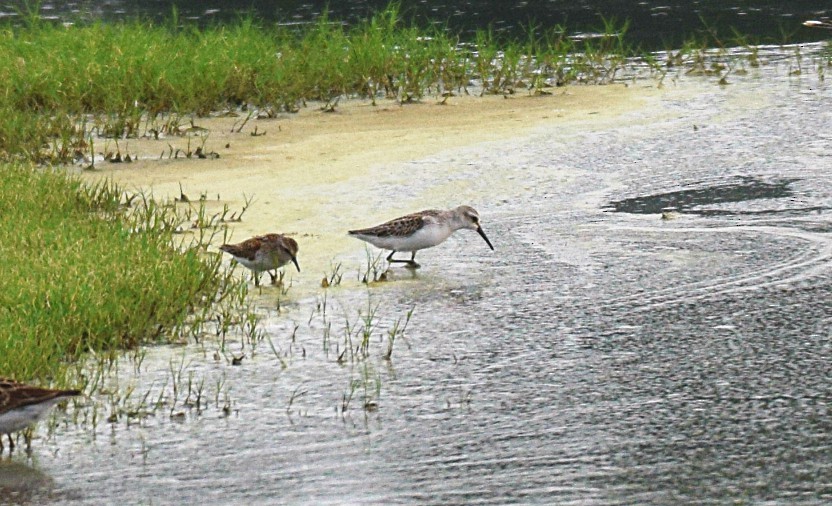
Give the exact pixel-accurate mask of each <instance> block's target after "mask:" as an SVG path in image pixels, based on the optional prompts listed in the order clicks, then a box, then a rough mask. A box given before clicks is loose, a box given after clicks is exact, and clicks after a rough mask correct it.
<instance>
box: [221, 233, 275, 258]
mask: <svg viewBox="0 0 832 506" xmlns="http://www.w3.org/2000/svg"><path fill="white" fill-rule="evenodd" d="M264 237H265V236H257V237H252V238H251V239H246V240H245V241H243V242H241V243H238V244H223V245H222V246H220V249H221V250H223V251H225V252H226V253H231V254H232V255H234V256H235V257H241V258H246V259H248V260H252V261H253V260H254V256H255V255H256V254H257V250H259V249H260V247H261V246H262V245H263V238H264Z"/></svg>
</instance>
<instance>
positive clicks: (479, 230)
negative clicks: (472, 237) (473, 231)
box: [477, 227, 494, 251]
mask: <svg viewBox="0 0 832 506" xmlns="http://www.w3.org/2000/svg"><path fill="white" fill-rule="evenodd" d="M477 233H478V234H480V237H482V238H483V239H485V243H486V244H488V247H489V248H491V251H494V246H492V245H491V241H489V240H488V236H487V235H485V232H483V231H482V227H477Z"/></svg>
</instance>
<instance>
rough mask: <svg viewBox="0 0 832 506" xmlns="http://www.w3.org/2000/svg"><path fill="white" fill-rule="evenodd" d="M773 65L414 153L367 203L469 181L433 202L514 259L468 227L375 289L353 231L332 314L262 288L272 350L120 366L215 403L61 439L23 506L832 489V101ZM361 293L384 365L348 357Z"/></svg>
mask: <svg viewBox="0 0 832 506" xmlns="http://www.w3.org/2000/svg"><path fill="white" fill-rule="evenodd" d="M757 72H758V74H756V75H753V74H752V75H749V76H747V77H736V78H733V79H732V81H733V82H734V84H732V85H730V86H725V87H719V86H716V85H715V84H713V81H705V80H701V79H695V78H687V79H682V80H681V81H680V82H679V83H675V84H674V83H666V86H668V87H672V88H673V90H671V92H670V93H668V94H666V95H664V96H662V97H656V98H655V99H653V100H652V101H650V102H649V103H648V104H647V105H646V106H645V107H644V108H641V109H639V110H637V111H635V112H629V113H625V115H624V118H623V119H622V120H621V121H619V122H618V123H617V125H610V124H609V123H593V122H592V119H591V117H589V118H588V119H587V121H586V123H584V124H576V125H575V124H573V125H572V126H570V127H568V128H557V127H556V126H545V127H540V128H538V129H537V130H535V131H533V132H532V133H530V134H528V135H526V136H524V137H523V138H522V139H520V140H517V139H514V140H512V141H511V142H488V143H482V144H478V145H476V146H471V147H467V148H463V149H450V150H446V151H443V152H441V153H438V154H436V155H433V156H429V157H424V158H420V159H416V160H412V161H410V162H404V163H397V164H394V166H391V167H389V171H388V172H389V174H391V175H390V180H389V181H388V182H386V183H385V184H386V185H385V186H383V188H385V190H386V191H384V192H381V193H379V194H378V195H374V196H373V201H372V202H359V203H356V205H363V206H367V207H368V208H370V207H372V208H373V209H375V208H376V207H378V206H381V207H383V206H389V207H391V208H392V207H398V206H399V205H400V201H399V199H414V200H416V199H423V198H425V195H424V194H423V193H425V192H427V193H429V192H430V191H432V188H428V189H427V190H425V192H421V191H417V189H416V187H415V186H416V184H417V183H418V182H419V178H424V177H427V178H430V177H437V178H441V179H442V181H444V180H445V179H444V178H445V174H449V175H450V176H448V177H450V178H451V179H453V181H452V182H451V183H442V184H438V185H437V187H436V192H437V194H440V195H443V199H444V198H445V197H446V196H447V195H446V194H453V195H455V196H456V197H457V198H458V199H460V200H461V201H463V202H466V203H469V204H471V205H473V206H474V207H476V208H478V209H479V211H480V213H481V215H482V219H483V226H484V228H485V230H486V232H487V233H488V234H489V237H490V238H491V239H492V242H493V243H494V245H495V247H496V249H497V250H496V252H494V253H492V252H491V251H490V250H488V248H487V246H486V245H485V244H484V243H483V242H482V241H481V239H480V238H479V237H477V236H476V234H468V233H466V232H460V233H458V234H456V235H455V236H454V237H452V238H451V239H449V240H448V242H447V243H446V244H444V245H443V246H442V247H439V248H435V249H433V250H429V251H424V252H421V253H420V254H419V260H420V262H421V263H422V265H423V268H422V269H420V270H418V271H415V272H413V271H409V270H407V269H403V268H395V269H394V270H393V271H392V273H391V277H392V281H391V282H388V283H379V284H377V285H373V286H371V287H370V288H369V289H367V288H365V287H363V285H361V284H360V283H359V282H357V281H356V278H357V273H356V271H357V270H358V268H357V267H356V266H360V265H361V263H362V261H363V256H364V253H363V251H362V250H361V246H360V245H358V244H357V245H356V248H355V253H354V254H353V255H346V256H345V257H344V258H342V259H340V260H342V261H343V263H344V265H345V266H346V267H345V273H346V274H345V277H344V282H343V283H342V286H340V287H336V288H333V289H330V290H329V291H328V293H327V295H326V304H325V305H326V312H325V314H324V310H323V306H324V302H323V295H322V294H323V291H321V292H320V294H319V295H314V296H306V295H303V296H301V297H299V298H295V297H293V292H292V290H290V291H289V292H288V294H286V295H285V296H283V297H282V300H281V303H280V306H281V309H280V310H279V311H278V310H277V305H278V304H277V298H278V295H277V290H276V289H273V288H272V289H267V290H264V293H263V295H261V296H260V297H259V298H258V301H259V304H260V305H261V306H262V310H263V312H264V314H265V315H266V319H265V325H266V326H265V330H266V336H267V337H266V339H265V340H264V341H263V342H261V343H260V344H259V345H257V346H256V348H254V349H252V348H251V347H250V346H249V345H248V344H244V342H243V341H241V340H232V341H230V342H229V343H228V344H227V348H226V353H227V355H226V358H227V357H228V356H230V355H235V356H236V355H241V354H244V355H245V358H244V359H243V361H242V364H241V365H240V366H232V365H230V364H229V362H228V361H227V360H226V359H225V358H223V359H220V360H216V359H215V358H214V356H213V354H214V350H215V349H216V345H215V344H212V343H206V344H202V345H193V344H192V345H188V346H186V347H160V348H152V349H150V350H149V351H148V355H147V357H146V358H145V359H144V361H143V362H142V365H141V367H140V374H138V375H137V374H136V372H135V371H133V370H131V368H130V367H131V366H128V365H124V366H123V369H124V370H123V371H122V374H120V375H119V378H120V381H122V385H121V388H124V387H125V385H128V384H131V383H132V384H135V385H137V388H136V391H137V392H145V391H147V390H151V391H153V392H154V393H157V392H159V391H160V390H161V389H162V388H163V386H164V385H165V383H166V382H168V381H169V378H170V370H171V369H173V370H178V369H179V367H180V366H179V364H180V362H181V363H183V364H184V366H183V370H184V371H185V376H187V374H188V373H192V374H193V375H194V377H195V378H197V379H198V378H205V383H206V389H205V390H206V392H207V395H206V397H210V399H208V406H207V408H206V409H205V410H204V411H203V412H202V413H201V414H197V413H196V410H195V409H187V408H184V407H182V404H181V402H180V403H178V404H177V406H176V407H174V409H173V410H172V411H173V413H174V414H175V415H177V416H174V417H173V418H171V417H169V416H168V414H169V411H171V410H170V408H169V407H168V408H166V409H162V410H160V411H159V412H157V413H156V415H155V416H150V417H147V418H144V419H135V420H133V421H132V422H130V423H127V422H126V421H124V419H122V420H121V421H119V422H117V423H113V424H108V423H106V422H103V421H100V422H99V424H98V426H97V428H96V429H93V428H92V426H91V424H90V423H89V422H86V423H84V422H82V423H79V424H74V423H72V422H67V421H66V420H64V419H62V418H60V419H59V420H60V422H59V423H58V425H57V426H56V427H55V428H54V430H52V431H51V435H49V437H44V436H46V435H47V434H48V433H50V431H48V430H46V428H45V427H43V426H42V427H41V429H40V430H39V434H40V435H41V436H42V437H41V438H39V439H36V440H35V442H34V444H33V450H34V453H33V457H32V459H31V460H27V459H26V458H25V455H22V454H16V455H15V457H14V459H13V464H14V465H15V468H14V472H15V473H17V476H25V475H26V474H25V473H24V472H23V471H21V467H20V466H24V469H25V468H31V469H32V471H33V472H32V474H31V475H32V476H33V478H32V481H33V486H32V487H29V488H27V489H26V492H25V494H26V495H25V497H24V499H22V500H18V499H16V498H15V497H21V496H19V495H17V496H13V497H12V499H10V502H18V503H23V504H34V503H52V504H62V503H67V504H68V503H72V504H104V503H110V502H112V501H114V500H116V499H118V500H119V501H122V502H124V503H130V504H132V503H144V504H182V503H193V502H196V501H199V502H201V503H203V504H232V503H234V504H241V503H274V504H284V503H285V504H292V503H294V504H300V503H305V504H310V503H315V504H345V503H353V504H354V503H360V504H369V503H375V504H391V503H417V502H418V503H435V504H472V503H473V504H504V503H509V502H519V503H546V504H552V503H558V504H633V503H638V504H685V503H691V504H708V503H718V504H724V503H727V502H730V501H734V500H736V501H747V502H751V503H780V504H824V503H829V502H830V501H832V453H830V451H829V448H830V445H832V413H830V399H832V381H830V380H832V362H830V356H832V341H830V330H829V329H830V328H831V327H830V323H832V297H830V295H832V281H830V280H832V277H830V265H832V264H830V260H832V236H830V231H832V227H830V225H832V224H831V223H830V211H829V205H830V202H832V170H831V169H832V156H830V151H829V146H830V136H832V133H830V132H832V129H830V126H832V119H831V118H832V116H830V115H829V114H828V112H827V111H829V110H830V109H832V93H830V92H832V90H830V89H829V86H828V85H827V84H826V83H824V82H822V81H820V80H819V79H818V78H817V76H816V75H815V74H814V73H812V72H810V71H807V72H804V73H803V74H802V75H801V76H791V77H789V76H788V75H787V70H784V69H783V68H777V67H764V68H762V69H761V70H758V71H757ZM694 127H695V128H694ZM408 174H409V175H408ZM416 174H418V177H414V175H416ZM408 182H409V184H410V186H409V187H408V186H407V183H408ZM397 185H398V186H397ZM397 187H402V188H410V189H411V190H412V192H413V195H411V194H410V193H406V196H405V197H403V196H401V195H399V194H397V193H396V192H395V191H392V190H391V189H394V188H397ZM443 201H444V200H443ZM668 209H672V210H674V211H675V213H672V214H670V215H668V216H667V217H668V218H669V219H661V214H660V212H661V211H662V210H668ZM327 219H330V220H336V221H337V220H339V217H338V216H337V215H336V216H331V215H327ZM349 225H350V224H347V223H345V224H344V228H345V229H346V228H348V227H349ZM301 262H302V260H301ZM315 267H320V266H310V268H313V269H314V268H315ZM362 308H363V309H362ZM368 308H369V309H370V310H373V308H377V309H375V316H376V319H375V321H374V324H375V325H376V327H375V328H374V330H373V332H372V337H371V341H370V358H369V359H368V360H366V361H363V362H362V361H358V362H351V361H350V359H349V356H350V355H349V353H347V354H346V355H345V356H344V361H343V363H341V364H339V363H338V357H339V355H340V353H341V352H343V350H344V330H343V328H344V325H345V319H347V320H349V322H350V323H351V324H355V322H356V320H358V319H359V315H358V311H359V310H362V311H363V312H364V314H366V312H367V310H368ZM411 308H415V309H414V313H413V317H412V319H411V321H410V323H409V325H408V327H407V330H406V332H405V337H399V338H398V339H397V341H396V342H395V345H394V351H393V355H392V359H391V360H390V361H385V360H383V359H382V358H381V355H382V354H383V352H384V350H385V349H386V341H384V338H383V336H384V335H386V331H387V329H389V328H390V327H391V326H392V325H393V322H394V321H396V320H397V319H403V318H404V315H405V314H406V312H407V311H408V310H410V309H411ZM328 325H329V326H330V333H329V337H328V340H326V338H325V336H326V332H325V329H326V328H327V326H328ZM296 327H297V328H296ZM358 327H359V328H360V323H358ZM295 328H296V329H295ZM354 339H355V337H354ZM268 341H271V342H272V343H273V344H274V346H275V349H277V350H278V352H279V354H280V357H281V358H280V359H278V358H276V357H275V354H274V353H273V352H272V350H271V348H270V346H269V344H267V343H268ZM218 381H224V384H223V385H222V386H221V387H218V386H217V382H218ZM354 381H357V383H356V384H357V385H358V390H357V391H356V392H355V394H354V397H353V399H352V400H351V402H350V403H349V405H348V406H347V407H346V409H342V407H343V404H344V398H343V396H344V394H345V392H348V391H349V390H350V385H351V384H352V382H354ZM379 383H380V388H379V389H378V394H376V385H377V384H379ZM365 386H366V387H367V393H368V395H369V397H370V399H371V400H372V401H373V402H374V403H376V407H375V408H373V409H369V410H365V409H363V407H362V401H363V400H364V387H365ZM215 391H220V392H227V394H228V397H229V401H228V404H229V407H230V409H229V413H228V415H226V414H224V413H223V412H222V410H221V409H219V407H218V406H217V405H216V404H215V403H214V398H213V397H214V392H215ZM154 395H155V394H154ZM151 397H153V396H151ZM182 397H184V395H183V394H181V392H180V401H181V398H182ZM97 401H98V402H100V400H97ZM90 402H93V401H90ZM219 404H220V405H222V404H223V401H222V400H221V401H220V402H219ZM102 410H103V412H104V413H105V414H104V416H106V415H107V414H109V413H108V410H107V408H106V407H103V408H102ZM180 413H181V415H180ZM6 469H7V468H2V467H0V476H3V475H4V473H6V474H8V471H7V470H6ZM21 481H25V480H24V479H23V478H21ZM0 483H5V482H4V480H0ZM4 499H6V498H4ZM2 501H3V499H0V502H2Z"/></svg>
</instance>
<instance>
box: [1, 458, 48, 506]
mask: <svg viewBox="0 0 832 506" xmlns="http://www.w3.org/2000/svg"><path fill="white" fill-rule="evenodd" d="M53 490H54V482H53V480H52V478H50V477H49V476H48V475H46V474H45V473H43V472H42V471H39V470H38V469H35V468H34V467H31V466H29V465H26V464H24V463H21V462H15V461H14V460H10V459H6V460H0V503H2V504H42V503H43V502H44V501H45V500H46V499H49V498H52V497H53Z"/></svg>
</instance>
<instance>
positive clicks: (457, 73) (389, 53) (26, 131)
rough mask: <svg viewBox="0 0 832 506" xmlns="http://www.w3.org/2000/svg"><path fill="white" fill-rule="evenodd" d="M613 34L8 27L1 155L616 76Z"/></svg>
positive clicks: (387, 21)
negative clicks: (238, 118)
mask: <svg viewBox="0 0 832 506" xmlns="http://www.w3.org/2000/svg"><path fill="white" fill-rule="evenodd" d="M606 28H607V30H609V33H608V36H607V37H603V38H602V39H601V40H600V41H599V40H595V41H585V42H580V43H579V42H575V41H573V40H572V39H570V38H569V37H567V36H566V33H565V30H564V29H563V28H562V27H555V28H553V29H551V30H548V31H543V35H541V36H538V35H535V33H537V32H538V30H536V29H534V28H533V27H530V28H529V34H530V35H529V37H528V39H527V40H523V41H511V40H503V39H499V38H497V37H495V36H494V35H493V34H492V33H491V32H489V31H483V32H481V33H480V34H478V35H477V36H476V44H475V45H470V44H460V41H459V38H458V36H456V35H454V34H452V33H449V32H448V30H447V29H443V28H441V27H440V28H431V29H422V28H417V27H414V26H410V25H407V24H405V22H404V21H403V20H402V18H401V16H400V14H399V12H398V10H397V8H396V6H395V5H392V6H390V7H388V8H387V9H386V10H384V11H382V12H380V13H377V14H375V15H373V16H372V17H370V18H369V19H367V20H366V21H365V22H363V23H360V24H358V25H357V26H352V27H346V26H345V25H343V24H341V23H338V22H334V21H332V20H330V19H329V18H328V17H327V16H326V15H323V16H321V17H320V18H319V19H318V21H317V22H316V23H314V24H311V25H306V26H304V27H302V28H287V27H266V26H262V25H260V24H258V23H257V22H255V21H254V20H252V19H251V18H243V19H241V20H240V21H238V22H236V23H234V24H231V25H226V26H214V27H209V28H205V29H198V28H196V27H188V26H186V27H177V26H176V25H175V23H173V24H171V25H166V26H157V25H154V24H152V23H150V22H147V21H140V20H133V21H125V22H119V23H114V24H105V23H94V24H86V25H73V26H64V25H62V24H56V23H52V22H48V21H43V20H40V19H38V18H37V17H34V16H31V17H30V18H29V22H28V23H26V24H25V25H24V26H13V25H11V24H7V25H5V26H4V27H2V28H0V78H1V79H0V157H2V158H4V159H6V160H9V159H21V158H22V159H26V160H32V161H35V162H40V163H44V162H48V163H64V162H67V161H69V160H71V159H72V158H73V156H74V155H75V154H76V151H79V152H82V153H86V149H87V147H88V146H89V143H90V136H91V135H92V134H91V132H92V131H93V130H94V129H95V132H96V134H97V135H101V134H103V135H104V136H109V137H134V136H137V135H140V134H141V133H143V132H140V129H141V126H142V124H144V125H147V124H148V123H153V122H155V121H157V120H159V118H161V117H162V116H163V115H166V114H178V115H181V114H196V115H205V114H208V113H210V112H212V111H217V110H223V109H227V108H238V107H240V106H243V105H245V106H247V107H249V106H250V107H259V108H272V109H275V110H286V111H295V110H297V109H298V108H299V107H301V106H303V105H304V104H305V102H306V101H308V100H321V101H325V102H329V101H332V100H334V99H336V98H337V97H341V96H348V97H355V98H363V99H369V100H372V101H373V102H375V101H376V99H378V98H385V97H386V98H391V99H396V100H399V101H401V102H407V101H412V100H418V99H420V98H422V97H423V96H424V95H426V94H428V93H437V94H439V93H442V92H444V91H449V90H451V91H463V90H465V89H466V87H467V86H468V85H469V83H470V82H471V81H472V80H479V81H482V82H483V93H507V92H513V91H514V89H515V88H519V87H522V86H537V85H541V84H542V80H543V79H544V78H546V77H552V78H553V79H556V80H557V82H558V84H566V83H567V82H571V81H583V82H606V81H605V80H606V79H607V78H608V77H609V76H611V75H613V72H611V70H612V69H613V68H614V67H615V66H616V65H618V64H620V61H621V59H623V58H624V57H625V56H627V54H629V52H630V49H629V48H627V47H626V46H625V45H624V43H623V34H624V31H625V29H626V25H625V26H623V27H615V26H614V25H613V24H612V23H608V24H607V27H606ZM607 39H609V40H607ZM143 122H144V123H143ZM81 125H83V127H82V126H81Z"/></svg>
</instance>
